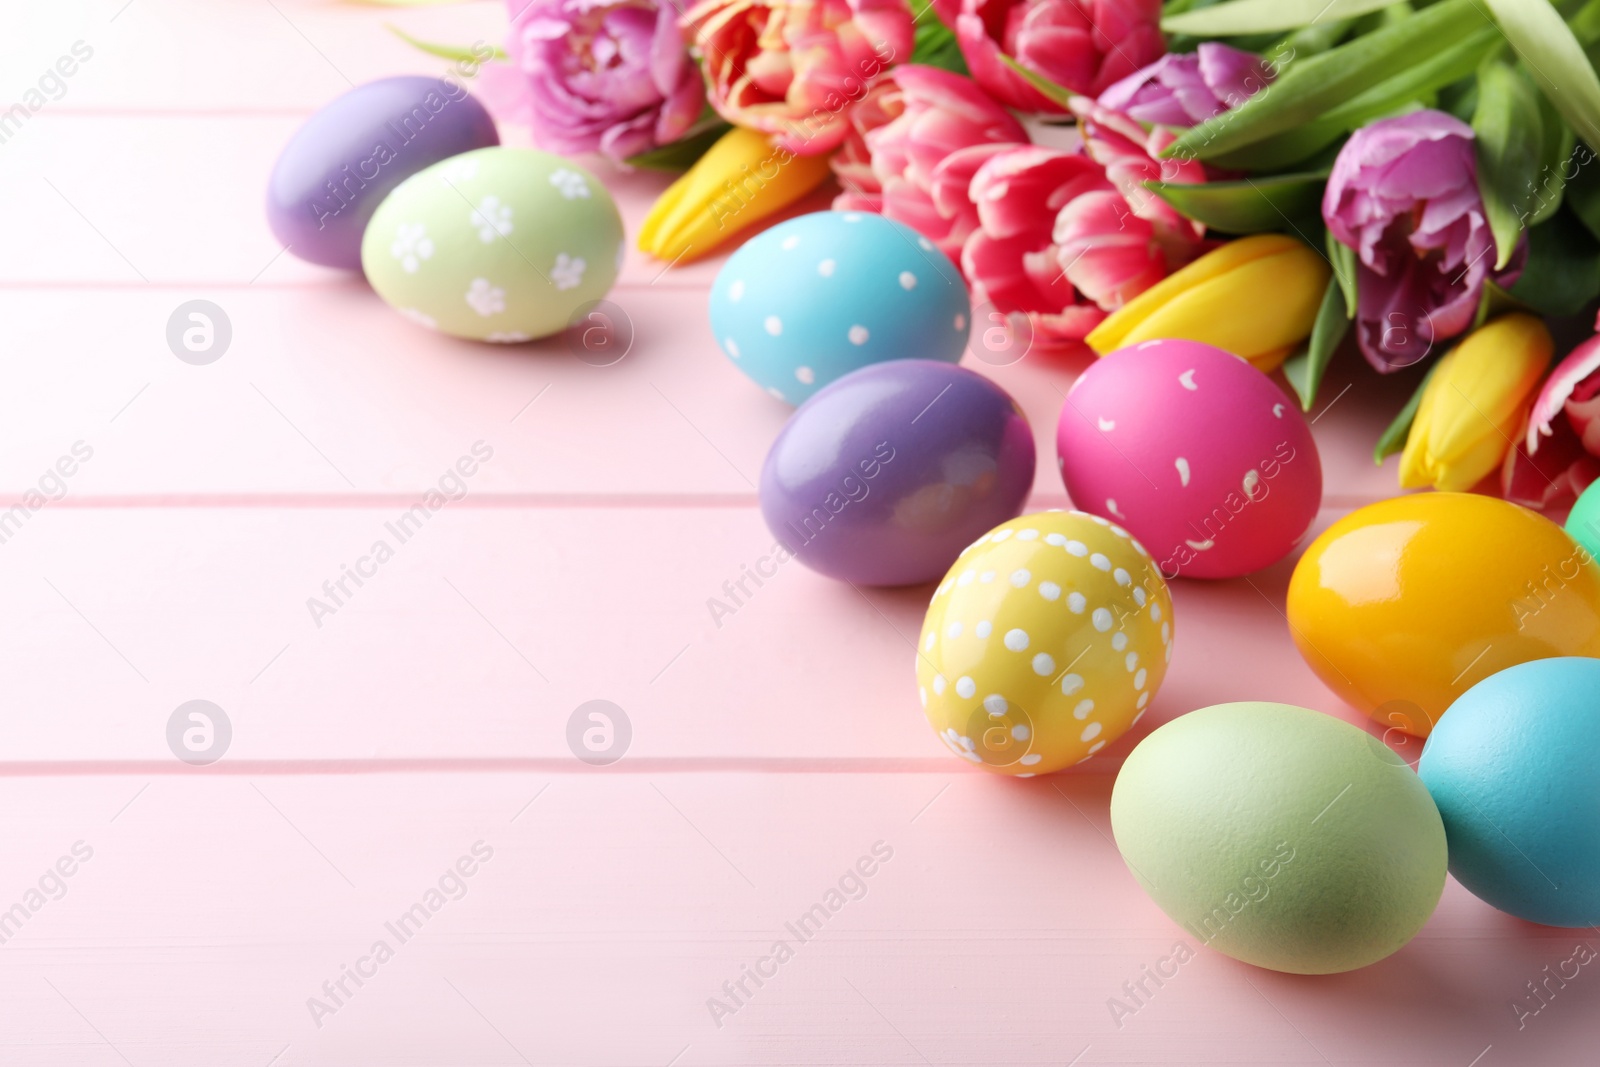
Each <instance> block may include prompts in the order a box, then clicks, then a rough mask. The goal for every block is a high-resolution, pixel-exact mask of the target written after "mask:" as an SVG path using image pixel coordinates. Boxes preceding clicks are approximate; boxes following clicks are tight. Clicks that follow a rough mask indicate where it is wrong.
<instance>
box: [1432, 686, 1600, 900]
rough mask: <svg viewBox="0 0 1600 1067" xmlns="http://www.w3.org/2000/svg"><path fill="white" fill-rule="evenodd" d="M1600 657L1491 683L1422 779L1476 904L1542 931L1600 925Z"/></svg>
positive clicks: (1465, 701)
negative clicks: (1599, 762) (1598, 764)
mask: <svg viewBox="0 0 1600 1067" xmlns="http://www.w3.org/2000/svg"><path fill="white" fill-rule="evenodd" d="M1596 752H1600V659H1589V658H1587V657H1584V656H1558V657H1555V658H1552V659H1540V660H1534V661H1532V662H1530V663H1519V664H1518V665H1516V666H1515V667H1507V668H1506V669H1505V670H1503V671H1499V672H1498V673H1495V674H1491V675H1490V676H1489V677H1487V678H1485V679H1484V680H1483V681H1481V682H1479V683H1478V684H1477V685H1475V686H1473V687H1472V688H1471V689H1468V690H1467V691H1466V692H1465V693H1462V694H1461V696H1459V697H1457V698H1456V701H1455V703H1453V704H1451V705H1450V708H1449V710H1447V711H1446V712H1445V713H1444V715H1442V716H1441V717H1440V719H1439V722H1438V723H1437V724H1436V725H1435V726H1434V728H1433V732H1432V733H1431V734H1429V735H1428V743H1427V746H1426V747H1425V748H1424V749H1423V750H1422V760H1421V762H1420V763H1419V764H1418V767H1417V771H1418V773H1419V774H1420V775H1421V776H1422V781H1423V783H1424V784H1425V785H1426V786H1427V787H1428V789H1429V790H1430V791H1431V792H1432V793H1433V799H1434V800H1436V801H1437V802H1438V804H1439V813H1440V815H1442V816H1443V817H1444V829H1445V834H1446V835H1447V836H1448V838H1449V840H1450V873H1451V874H1453V875H1455V876H1456V880H1457V881H1459V882H1460V883H1461V884H1462V885H1464V886H1466V887H1467V889H1468V890H1470V891H1471V892H1472V893H1473V895H1475V896H1477V897H1479V898H1480V899H1482V900H1485V901H1487V902H1488V903H1490V904H1492V905H1494V906H1495V907H1497V908H1499V909H1500V910H1501V911H1505V912H1509V913H1510V914H1512V915H1515V916H1517V917H1518V918H1522V919H1527V920H1528V921H1530V922H1536V923H1544V924H1545V925H1547V926H1570V927H1587V926H1593V925H1594V924H1595V923H1600V776H1597V775H1596V774H1595V768H1594V756H1595V753H1596Z"/></svg>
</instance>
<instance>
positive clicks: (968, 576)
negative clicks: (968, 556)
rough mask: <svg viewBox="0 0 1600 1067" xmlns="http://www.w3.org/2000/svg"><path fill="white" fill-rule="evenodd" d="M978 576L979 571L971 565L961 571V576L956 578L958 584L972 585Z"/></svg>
mask: <svg viewBox="0 0 1600 1067" xmlns="http://www.w3.org/2000/svg"><path fill="white" fill-rule="evenodd" d="M977 578H978V572H977V571H975V570H972V569H971V568H970V567H969V568H968V569H967V570H964V571H962V572H961V577H959V578H957V579H956V584H957V585H971V584H972V583H973V582H974V581H976V580H977Z"/></svg>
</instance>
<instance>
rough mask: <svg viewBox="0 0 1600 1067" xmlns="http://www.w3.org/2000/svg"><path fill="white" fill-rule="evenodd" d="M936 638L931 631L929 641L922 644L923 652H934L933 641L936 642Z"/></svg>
mask: <svg viewBox="0 0 1600 1067" xmlns="http://www.w3.org/2000/svg"><path fill="white" fill-rule="evenodd" d="M935 636H936V635H935V634H934V633H933V632H932V631H931V630H930V631H929V632H928V638H927V640H925V641H923V642H922V651H924V652H932V651H933V641H934V637H935Z"/></svg>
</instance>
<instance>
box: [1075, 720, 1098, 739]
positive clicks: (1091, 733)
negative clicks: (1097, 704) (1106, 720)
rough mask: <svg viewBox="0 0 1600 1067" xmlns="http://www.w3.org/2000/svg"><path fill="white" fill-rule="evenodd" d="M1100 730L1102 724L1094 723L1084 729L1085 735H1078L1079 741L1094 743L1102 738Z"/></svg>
mask: <svg viewBox="0 0 1600 1067" xmlns="http://www.w3.org/2000/svg"><path fill="white" fill-rule="evenodd" d="M1100 730H1101V726H1100V724H1099V723H1097V722H1092V723H1090V724H1089V725H1087V726H1085V727H1084V728H1083V733H1081V734H1079V735H1078V740H1079V741H1093V740H1094V739H1095V738H1097V737H1099V736H1100Z"/></svg>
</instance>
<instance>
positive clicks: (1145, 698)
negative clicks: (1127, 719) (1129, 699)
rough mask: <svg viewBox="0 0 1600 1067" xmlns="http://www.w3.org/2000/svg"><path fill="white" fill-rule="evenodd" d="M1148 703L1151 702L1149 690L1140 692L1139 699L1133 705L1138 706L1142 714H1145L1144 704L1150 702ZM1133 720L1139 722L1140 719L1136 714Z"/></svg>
mask: <svg viewBox="0 0 1600 1067" xmlns="http://www.w3.org/2000/svg"><path fill="white" fill-rule="evenodd" d="M1148 703H1150V694H1149V692H1148V691H1147V692H1143V693H1140V694H1139V699H1138V701H1137V702H1136V703H1135V704H1134V705H1133V706H1134V707H1136V708H1138V709H1139V713H1140V714H1141V715H1142V714H1144V706H1145V705H1146V704H1148ZM1133 721H1134V722H1138V721H1139V719H1138V717H1137V716H1135V717H1134V720H1133Z"/></svg>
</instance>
